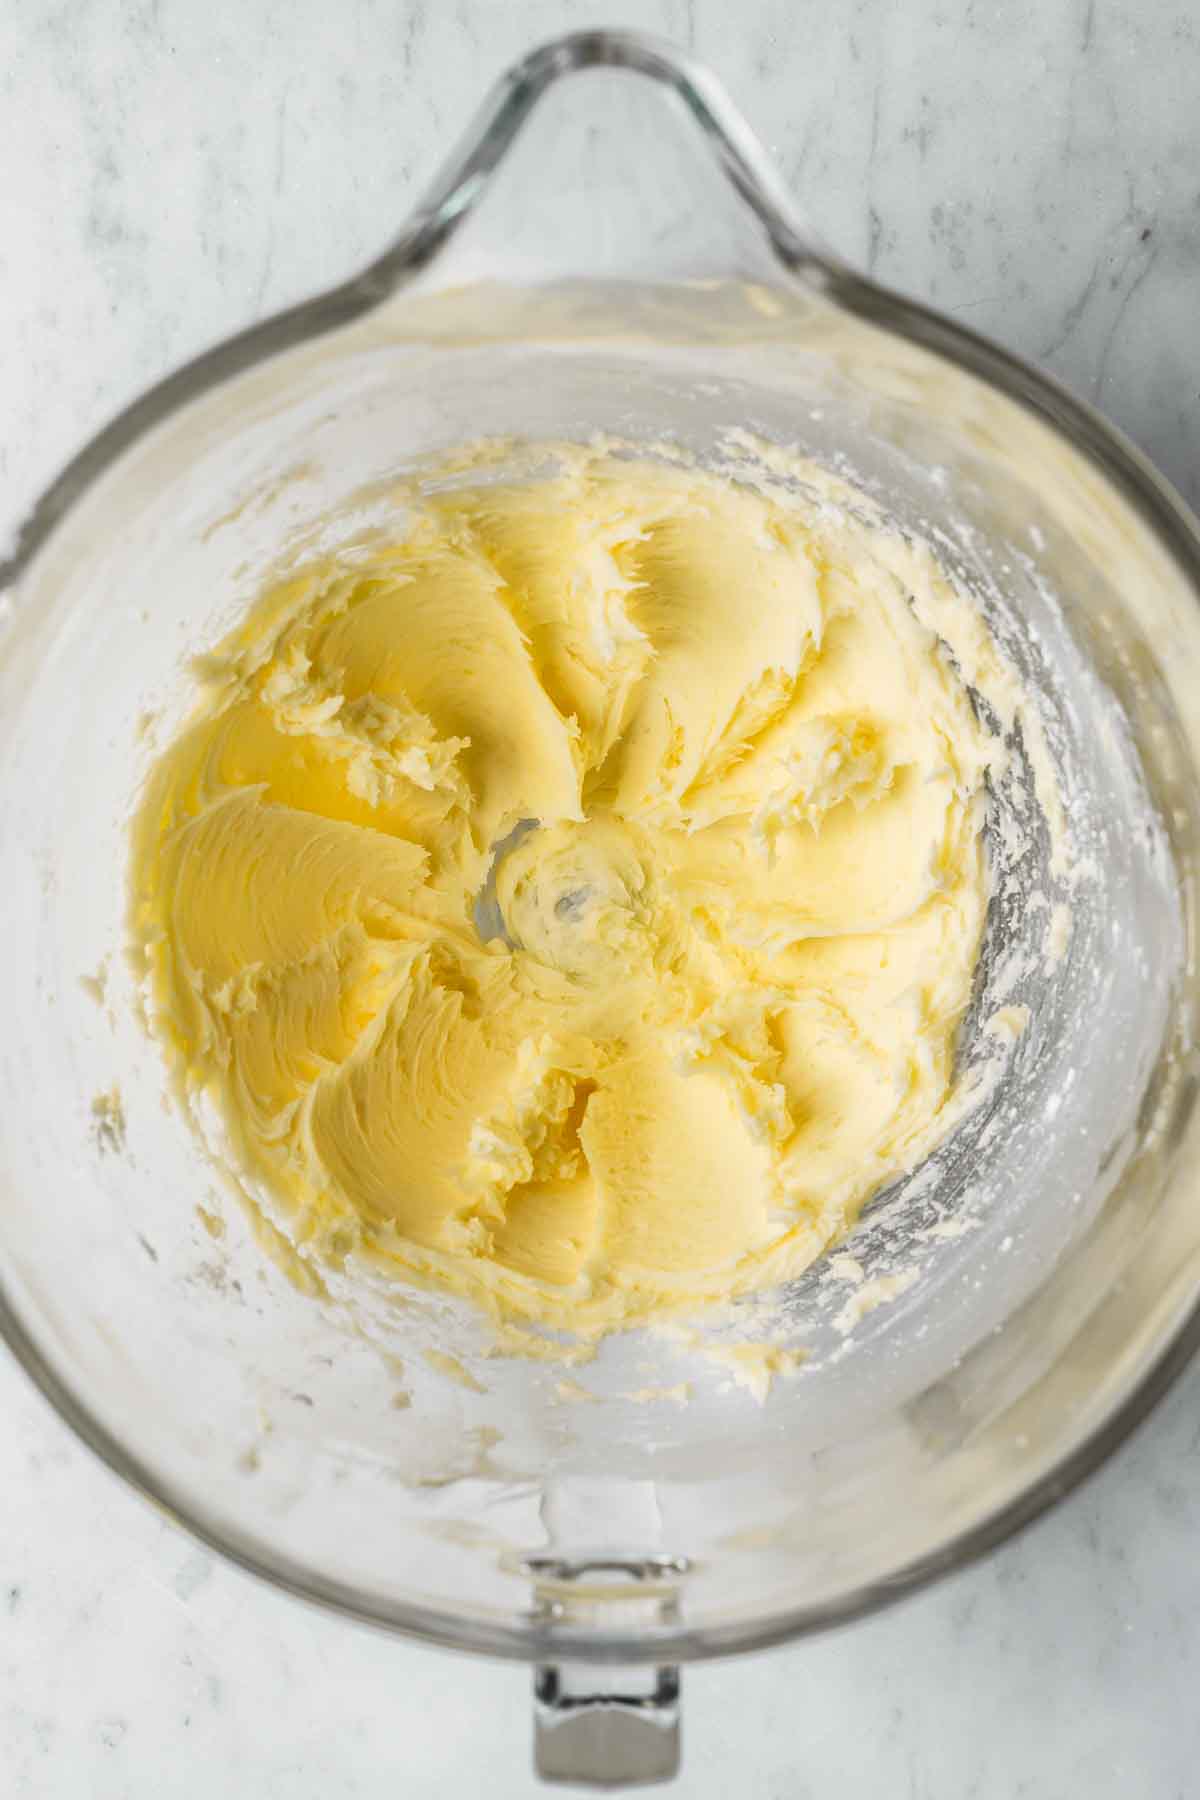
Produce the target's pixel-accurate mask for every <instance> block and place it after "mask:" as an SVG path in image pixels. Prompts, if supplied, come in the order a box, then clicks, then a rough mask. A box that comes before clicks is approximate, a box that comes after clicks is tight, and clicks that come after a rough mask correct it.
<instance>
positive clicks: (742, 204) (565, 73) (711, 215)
mask: <svg viewBox="0 0 1200 1800" xmlns="http://www.w3.org/2000/svg"><path fill="white" fill-rule="evenodd" d="M595 70H610V71H617V72H623V73H626V74H632V75H635V76H637V77H640V78H642V80H643V81H644V82H649V83H651V84H653V85H654V86H656V87H657V88H658V89H659V90H660V92H661V95H662V99H663V101H664V102H665V103H666V106H667V107H668V108H670V109H673V110H674V112H675V114H676V115H677V117H678V118H679V119H680V120H681V121H683V122H685V123H687V124H688V125H689V126H690V127H691V133H690V135H691V137H692V138H693V140H694V138H695V135H696V133H697V131H698V133H699V137H700V139H701V140H702V142H703V144H704V147H705V149H706V150H707V151H708V153H709V154H708V157H707V159H704V158H696V157H693V156H692V155H691V145H690V144H689V145H688V146H687V148H686V150H685V151H684V153H683V154H681V155H679V156H677V157H676V158H675V161H674V163H669V162H667V161H664V160H662V159H659V160H658V161H656V162H651V164H650V166H646V165H645V164H644V163H639V161H638V151H639V146H638V145H637V144H636V143H625V142H623V141H619V144H618V148H619V153H620V154H621V155H622V156H623V158H624V159H625V160H626V161H627V162H628V164H629V165H630V173H629V177H628V180H627V184H626V187H625V193H626V197H627V200H628V203H629V207H630V210H631V212H632V214H633V221H632V222H633V226H634V230H635V231H636V229H637V225H638V223H639V219H640V222H641V223H642V225H643V227H644V231H645V232H646V233H649V234H651V241H650V242H648V243H644V244H643V251H644V253H645V256H646V259H647V260H649V259H650V258H651V257H652V260H653V266H654V269H655V273H656V274H657V275H658V277H659V278H660V279H666V280H671V279H677V278H684V279H690V278H694V277H695V276H696V275H697V273H698V272H699V270H698V268H697V257H699V258H700V259H701V261H702V262H707V264H708V265H709V266H708V267H707V269H706V270H704V272H705V273H708V274H712V275H716V274H733V273H738V274H741V275H743V276H754V275H756V274H757V275H759V276H769V275H774V276H775V277H776V278H777V277H778V275H779V272H780V268H781V266H782V268H783V269H784V270H786V271H787V273H789V274H790V275H792V276H793V277H797V278H799V279H800V280H801V281H803V282H805V283H806V284H808V285H810V286H812V287H813V288H816V289H819V290H821V291H828V289H829V288H830V287H831V285H836V283H837V282H838V280H839V279H840V277H841V276H842V275H844V274H845V272H846V270H845V265H843V264H842V263H841V262H840V260H839V259H838V258H836V257H835V256H834V255H833V254H832V253H831V252H830V251H828V250H827V249H826V248H825V247H824V246H822V245H820V244H819V242H818V240H817V237H816V234H815V233H814V232H813V231H812V229H811V228H810V227H809V225H808V224H807V222H806V221H804V220H803V219H802V218H801V216H800V214H799V212H798V210H797V208H796V205H795V203H794V200H793V199H792V197H791V195H790V194H789V192H788V190H787V187H786V186H785V184H784V182H783V181H782V179H781V178H780V176H779V174H778V172H777V170H776V169H775V167H774V165H773V163H772V161H771V159H770V157H769V156H768V155H767V153H766V151H765V150H764V148H763V145H762V143H761V142H760V140H759V139H758V137H757V136H756V134H755V133H754V132H753V131H752V130H751V128H750V126H749V125H748V124H747V122H746V120H745V119H744V117H743V116H742V114H741V113H740V112H739V110H738V108H737V107H736V106H735V105H734V103H733V101H732V100H731V99H730V97H729V95H728V94H727V93H726V91H725V89H724V88H723V87H722V85H721V83H720V82H719V81H718V80H717V79H716V77H715V76H714V75H712V74H711V73H710V71H709V70H708V69H706V68H705V67H704V66H703V64H701V63H698V62H696V61H695V60H694V59H693V58H692V57H690V56H688V55H687V54H685V53H684V52H683V51H680V50H678V49H677V48H676V47H675V46H674V45H672V44H669V43H667V42H665V41H664V40H661V39H658V38H655V37H652V36H650V35H648V34H646V33H643V32H637V31H577V32H571V33H569V34H567V35H566V36H564V37H560V38H555V39H553V40H552V41H551V42H549V43H547V44H543V45H542V46H540V48H538V49H536V50H533V51H531V52H530V53H529V55H527V56H525V57H523V58H522V59H521V61H520V62H518V63H515V64H514V65H513V66H512V67H511V68H510V69H508V70H507V71H506V72H505V73H504V74H503V75H502V76H500V78H499V79H498V80H497V81H496V82H495V83H494V84H493V86H492V87H491V89H490V90H489V92H488V94H487V96H486V98H485V99H484V101H483V103H482V105H481V106H480V108H479V110H478V111H477V113H476V114H475V116H474V118H473V119H472V120H471V122H470V124H469V126H468V127H467V129H466V131H465V132H464V133H463V135H462V137H461V138H460V140H459V142H458V143H457V144H456V146H455V148H454V149H453V151H452V152H451V154H450V155H449V156H448V157H447V158H446V160H445V162H444V163H443V164H442V166H441V168H440V169H439V170H438V172H437V174H436V175H435V177H434V179H433V181H432V182H431V183H430V185H429V187H428V188H427V189H426V191H425V193H424V195H423V196H422V198H421V200H420V201H419V202H418V204H417V206H416V208H415V210H414V211H413V213H412V214H411V215H410V217H409V219H408V220H407V221H406V223H405V225H404V227H403V228H402V230H401V232H400V234H399V236H398V237H397V238H396V239H395V240H394V241H393V243H392V244H391V245H390V246H389V247H388V248H387V249H386V250H385V251H384V253H383V255H382V256H381V257H379V259H378V260H377V261H376V262H375V263H373V264H372V265H371V266H370V268H368V269H367V270H365V271H364V273H363V275H362V277H360V281H361V282H362V283H364V284H365V286H367V287H369V288H371V289H373V291H374V293H375V294H376V296H377V297H378V298H379V299H381V300H382V299H383V298H384V297H385V296H386V295H387V294H389V293H391V292H393V291H395V290H396V289H398V288H401V287H405V286H407V285H408V284H409V283H410V282H411V281H412V280H413V279H414V277H415V278H418V279H419V278H420V276H421V275H422V273H423V272H425V271H427V270H429V271H430V272H431V273H432V272H433V271H432V265H433V264H435V263H436V265H437V268H436V275H435V279H434V280H433V281H432V282H431V284H430V285H432V286H435V287H439V288H440V287H443V286H456V285H458V283H459V282H460V281H462V280H471V279H474V278H475V277H476V275H477V271H478V270H479V269H480V268H481V267H484V266H486V268H487V270H488V272H489V275H490V276H491V277H492V278H493V279H494V278H495V277H496V273H497V270H499V273H500V278H501V279H508V278H512V279H519V280H522V281H525V280H528V277H529V267H528V264H527V262H525V263H523V262H522V261H521V259H520V255H519V249H518V251H517V253H516V254H514V248H513V236H514V234H515V235H516V236H517V237H520V235H521V233H522V230H523V229H524V230H527V234H528V239H529V242H530V243H537V244H538V247H539V248H540V249H541V250H542V251H543V253H544V254H545V256H546V258H547V264H548V267H547V271H546V272H547V274H550V275H552V274H553V273H554V272H555V271H554V268H553V265H554V262H555V259H556V257H558V258H560V259H561V261H562V262H563V264H564V266H565V267H566V268H567V269H568V270H569V272H570V273H571V274H573V275H576V276H580V275H585V276H586V275H589V274H591V273H594V272H595V271H593V270H590V269H588V268H587V267H586V266H581V259H580V249H581V247H582V246H586V245H587V243H588V242H589V240H590V241H591V242H592V243H595V242H596V240H597V239H598V238H603V237H604V236H605V233H606V231H607V229H608V226H609V223H610V221H608V220H607V219H606V218H605V217H604V216H603V212H604V209H603V205H602V204H601V206H600V208H599V211H597V210H596V207H595V202H596V200H597V195H596V193H595V192H594V191H591V192H587V191H586V189H587V188H588V186H589V185H590V179H589V172H588V171H587V170H585V174H584V185H585V192H584V199H585V202H586V203H588V204H589V205H590V207H591V210H590V211H589V213H588V217H587V218H586V220H585V221H582V222H581V224H582V227H583V229H582V231H581V233H580V234H575V233H568V234H567V235H568V237H570V238H571V240H572V241H571V242H570V243H569V244H564V243H563V242H562V241H561V235H560V233H559V231H558V229H557V226H558V223H559V222H560V221H555V222H552V223H551V224H550V225H549V227H547V221H546V206H547V204H548V203H550V204H552V203H553V202H554V201H555V200H556V199H561V198H562V197H563V196H564V195H568V194H570V192H571V191H572V190H571V186H570V183H571V179H572V172H571V171H570V170H569V169H568V168H567V167H566V166H565V164H564V158H563V156H562V154H561V149H562V146H561V141H560V140H559V139H557V138H556V137H555V135H554V134H555V130H556V128H557V125H558V124H559V123H560V120H559V119H558V118H557V117H555V116H551V117H550V118H548V117H547V114H550V115H555V113H556V108H555V107H549V108H547V107H545V106H543V102H544V101H545V100H546V99H547V96H548V95H549V94H550V91H551V90H552V89H554V88H555V87H556V86H557V85H558V84H559V83H561V82H563V81H564V80H565V78H567V77H574V76H577V75H580V74H584V73H587V72H588V71H595ZM593 94H594V96H596V97H597V99H598V103H597V101H596V100H594V101H593V102H591V103H589V101H588V99H587V98H586V97H585V96H584V94H583V93H582V92H581V93H579V94H575V93H572V96H571V101H570V108H569V112H570V116H571V117H572V118H574V119H578V117H579V115H581V114H582V115H584V117H585V119H586V120H588V121H590V122H591V124H592V127H593V129H594V130H595V131H596V132H599V130H600V129H601V128H603V127H604V126H605V125H606V124H607V125H610V126H611V124H612V122H613V118H614V116H615V117H616V118H618V119H620V120H621V121H622V128H623V121H624V113H623V112H622V107H623V104H624V101H625V100H626V99H628V98H629V97H630V96H629V94H628V92H627V91H626V92H625V93H622V94H621V95H620V98H619V99H618V100H617V102H616V113H615V115H614V111H613V105H614V102H613V95H614V90H613V89H612V88H611V87H600V88H597V89H595V90H593ZM557 99H558V97H557V96H556V101H557ZM559 110H560V111H565V110H566V108H565V106H564V107H562V108H560V109H559ZM535 112H538V113H540V114H541V117H540V118H539V120H538V122H537V124H536V127H535V134H536V135H535V142H534V145H533V146H532V149H531V148H530V147H529V146H528V145H522V146H521V150H522V157H523V158H524V159H525V160H524V170H525V173H524V174H521V173H517V174H516V175H515V176H513V179H514V181H515V183H516V184H517V186H518V188H519V189H520V190H521V191H519V192H517V193H516V194H515V195H514V194H513V193H511V192H509V193H508V194H507V195H506V197H505V198H504V199H503V200H498V201H497V206H496V210H497V212H498V213H499V215H500V218H499V221H498V228H496V229H493V230H492V231H491V232H488V231H487V229H486V226H484V227H482V229H483V235H484V237H485V239H486V242H485V246H484V251H483V253H482V254H480V252H479V247H478V245H476V246H475V249H474V251H473V252H472V253H466V254H463V255H462V261H463V264H464V268H463V269H462V270H460V269H459V268H457V267H455V265H456V264H457V263H458V262H459V258H460V254H462V251H461V247H462V243H463V240H464V239H467V238H470V237H471V236H472V233H473V232H474V231H475V230H476V229H478V228H480V215H483V214H486V212H487V211H488V210H489V208H488V207H486V206H485V204H484V202H485V198H486V197H487V196H488V194H489V192H491V193H495V190H496V188H497V187H500V188H503V187H504V182H503V181H500V180H499V179H498V178H499V177H500V175H501V173H502V167H501V166H502V165H503V164H506V163H509V162H510V159H511V160H518V161H519V160H520V159H517V158H515V156H514V153H515V151H516V149H517V146H518V140H519V139H521V138H523V137H524V136H525V134H526V132H527V130H528V129H529V127H530V122H531V120H532V118H533V115H534V114H535ZM661 127H662V109H661V108H660V109H659V112H658V118H657V123H656V126H655V128H654V133H653V134H652V135H651V137H650V139H649V140H648V141H649V144H650V153H651V156H653V155H654V150H655V147H656V145H657V144H658V143H659V142H660V141H661ZM621 135H622V134H621V130H620V129H619V130H618V132H617V136H618V140H621ZM527 151H528V152H529V154H528V155H526V152H527ZM568 160H569V158H568ZM688 165H690V166H688ZM714 174H715V175H716V177H717V179H716V180H713V179H712V176H713V175H714ZM503 175H504V177H505V180H507V179H508V178H509V176H510V175H513V171H512V170H511V169H505V170H504V171H503ZM659 182H666V183H668V184H671V183H674V184H677V191H678V195H679V207H678V212H679V214H680V215H682V216H679V217H677V219H676V221H675V223H676V225H677V226H679V227H681V228H682V229H680V230H679V231H678V232H677V233H676V234H674V236H672V234H663V233H661V232H658V233H655V232H654V220H653V219H652V218H650V219H649V222H648V223H647V216H648V214H649V213H650V212H651V211H652V209H651V208H650V204H649V202H650V194H651V191H652V190H653V189H654V188H655V186H656V184H657V183H659ZM534 190H536V191H534ZM469 221H470V222H471V223H472V231H471V232H466V231H464V227H465V226H466V225H467V224H468V222H469ZM676 240H678V241H676ZM452 241H453V243H454V252H453V254H451V253H450V246H451V243H452ZM732 245H736V250H735V251H734V255H735V257H736V260H737V262H738V264H739V265H740V267H738V268H737V269H736V270H735V269H733V268H731V267H730V266H729V264H730V251H731V246H732ZM584 261H585V263H586V256H585V258H584ZM447 264H449V265H450V266H449V267H447V266H446V265H447ZM605 272H609V273H611V272H612V271H611V269H609V270H606V271H605ZM622 272H623V273H633V272H634V271H632V270H625V271H622ZM638 272H639V273H641V271H638ZM541 278H543V279H544V278H545V276H543V277H541Z"/></svg>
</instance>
